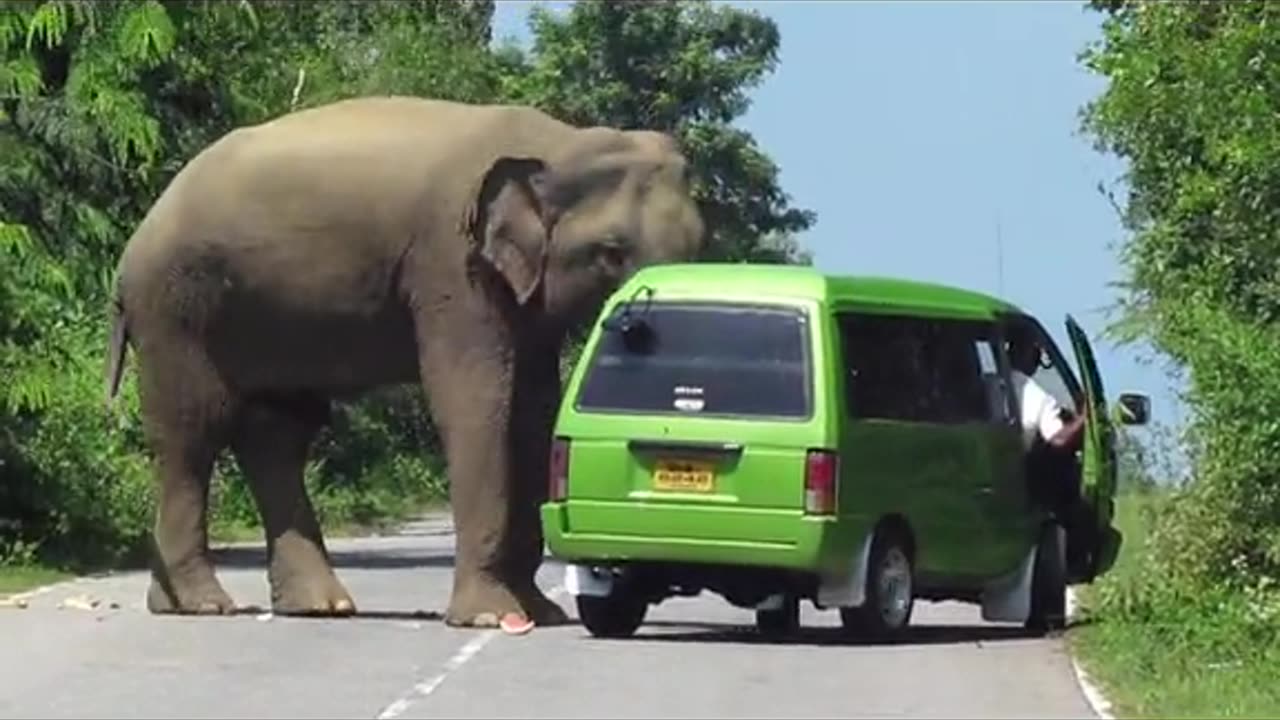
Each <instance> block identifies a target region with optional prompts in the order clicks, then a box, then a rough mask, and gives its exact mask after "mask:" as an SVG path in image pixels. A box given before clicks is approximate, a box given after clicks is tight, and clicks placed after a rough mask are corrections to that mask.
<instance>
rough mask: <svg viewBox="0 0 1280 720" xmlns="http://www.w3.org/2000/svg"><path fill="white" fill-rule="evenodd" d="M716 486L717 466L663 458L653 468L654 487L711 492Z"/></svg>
mask: <svg viewBox="0 0 1280 720" xmlns="http://www.w3.org/2000/svg"><path fill="white" fill-rule="evenodd" d="M715 487H716V470H715V466H714V465H711V464H709V463H700V462H691V461H686V460H662V461H659V462H658V464H657V466H656V467H655V468H654V470H653V489H654V490H667V491H673V492H711V491H712V490H715Z"/></svg>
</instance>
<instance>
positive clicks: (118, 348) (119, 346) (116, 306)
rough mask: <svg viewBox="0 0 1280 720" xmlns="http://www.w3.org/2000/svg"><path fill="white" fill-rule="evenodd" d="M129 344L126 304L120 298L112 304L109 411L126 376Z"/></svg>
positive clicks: (108, 354) (108, 390)
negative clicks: (125, 357) (126, 356)
mask: <svg viewBox="0 0 1280 720" xmlns="http://www.w3.org/2000/svg"><path fill="white" fill-rule="evenodd" d="M128 344H129V324H128V322H127V320H126V319H125V314H124V304H123V303H122V302H121V301H120V298H119V297H116V298H115V300H114V301H113V302H112V303H111V344H110V345H109V346H108V347H107V409H110V408H111V403H112V401H113V400H115V398H116V395H117V394H118V393H119V392H120V377H121V376H122V375H123V374H124V354H125V351H126V350H127V349H128Z"/></svg>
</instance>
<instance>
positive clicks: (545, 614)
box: [518, 587, 569, 626]
mask: <svg viewBox="0 0 1280 720" xmlns="http://www.w3.org/2000/svg"><path fill="white" fill-rule="evenodd" d="M518 597H519V600H520V606H521V607H522V608H524V612H525V614H526V615H528V616H529V618H530V619H531V620H533V621H534V622H535V623H537V624H538V625H542V626H550V625H566V624H568V622H569V614H568V613H566V612H565V611H564V608H562V607H560V605H559V603H557V602H556V601H554V600H552V599H551V598H549V597H547V596H546V594H544V593H543V592H542V590H540V589H538V588H537V587H534V588H532V589H530V590H525V591H523V592H521V593H519V594H518Z"/></svg>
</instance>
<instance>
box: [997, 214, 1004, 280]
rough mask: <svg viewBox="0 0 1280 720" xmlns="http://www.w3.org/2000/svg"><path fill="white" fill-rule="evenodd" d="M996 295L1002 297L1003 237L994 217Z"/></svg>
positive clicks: (998, 221)
mask: <svg viewBox="0 0 1280 720" xmlns="http://www.w3.org/2000/svg"><path fill="white" fill-rule="evenodd" d="M996 294H997V295H1000V296H1003V295H1004V237H1003V235H1002V234H1001V232H1000V216H999V215H996Z"/></svg>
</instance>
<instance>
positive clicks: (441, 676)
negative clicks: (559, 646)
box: [377, 586, 564, 720]
mask: <svg viewBox="0 0 1280 720" xmlns="http://www.w3.org/2000/svg"><path fill="white" fill-rule="evenodd" d="M562 592H564V587H563V586H557V587H555V588H554V589H552V590H551V592H549V593H547V596H548V597H549V598H551V599H552V600H555V599H556V598H557V597H558V596H559V595H560V594H561V593H562ZM500 634H501V631H499V630H486V631H484V632H483V633H481V634H480V635H479V636H477V637H475V638H472V639H471V641H470V642H468V643H467V644H466V645H463V646H462V647H461V648H459V650H458V652H456V653H454V654H453V657H451V658H449V659H448V660H447V661H446V662H445V664H444V667H443V668H441V669H440V672H438V673H436V674H435V675H432V676H431V677H429V678H427V679H425V680H423V681H422V682H420V683H418V684H416V685H414V686H413V687H412V688H410V689H409V691H408V692H406V693H405V694H404V695H402V696H401V697H400V698H399V699H397V700H396V701H395V702H393V703H391V704H390V705H388V706H387V707H385V708H383V710H382V712H380V713H378V715H377V717H378V720H393V718H397V717H400V716H401V715H403V714H404V713H405V711H407V710H408V709H409V708H410V707H412V706H413V704H414V703H416V702H419V701H420V700H422V699H423V698H426V697H428V696H430V695H431V693H433V692H435V691H436V689H437V688H439V687H440V685H441V684H442V683H444V681H445V678H447V677H449V675H450V674H451V673H453V672H456V671H457V670H458V668H460V667H462V666H463V665H465V664H466V663H467V661H468V660H470V659H471V658H473V657H475V656H476V654H477V653H479V652H480V651H481V650H483V649H484V646H485V645H488V644H489V642H490V641H491V640H493V639H494V638H495V637H497V636H498V635H500Z"/></svg>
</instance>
